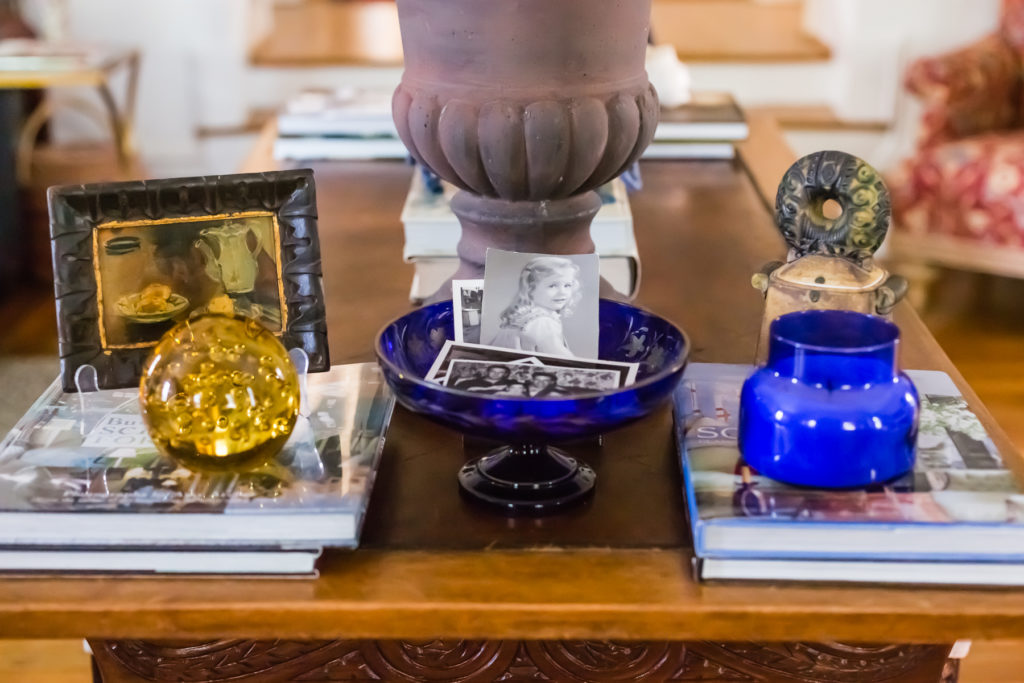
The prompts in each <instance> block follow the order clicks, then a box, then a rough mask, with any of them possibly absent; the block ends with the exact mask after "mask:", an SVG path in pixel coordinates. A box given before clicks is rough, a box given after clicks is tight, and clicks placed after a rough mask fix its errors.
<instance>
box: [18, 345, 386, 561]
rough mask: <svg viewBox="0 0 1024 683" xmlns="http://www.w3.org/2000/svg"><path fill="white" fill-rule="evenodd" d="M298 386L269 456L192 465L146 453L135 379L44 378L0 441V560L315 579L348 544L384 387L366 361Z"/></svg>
mask: <svg viewBox="0 0 1024 683" xmlns="http://www.w3.org/2000/svg"><path fill="white" fill-rule="evenodd" d="M304 383H305V385H306V388H305V389H304V392H305V395H304V406H305V407H308V409H304V410H303V414H302V415H301V416H300V417H299V420H298V422H297V423H296V426H295V430H294V432H293V433H292V436H291V438H290V439H289V441H288V443H287V444H286V445H285V447H284V450H283V451H282V452H281V453H280V454H279V455H278V457H277V458H276V459H275V460H274V461H272V462H270V463H268V464H266V465H264V466H262V467H260V468H258V469H254V470H251V471H247V472H235V473H222V474H205V473H204V474H200V473H195V472H192V471H191V470H188V469H186V468H184V467H181V466H179V465H178V464H176V463H175V462H174V461H173V460H170V459H168V458H165V457H163V456H161V455H160V454H159V453H158V452H157V450H156V448H155V447H154V446H153V443H152V442H151V441H150V439H149V436H148V435H147V433H146V429H145V426H144V424H143V422H142V416H141V415H140V413H139V399H138V390H135V389H124V390H103V391H96V392H89V393H82V394H66V393H64V392H62V391H61V389H60V386H59V382H54V384H53V385H52V386H51V387H50V389H48V390H47V391H46V393H44V394H43V396H42V397H40V399H39V400H38V401H37V402H36V403H35V405H33V406H32V408H31V409H30V410H29V411H28V413H26V414H25V416H24V417H23V418H22V419H21V420H20V421H19V422H18V424H17V425H16V426H15V427H14V429H13V430H12V431H11V432H10V433H9V434H8V435H7V437H6V438H5V439H4V440H3V441H2V442H0V571H2V572H17V573H40V572H62V573H68V572H71V573H91V572H103V573H113V572H116V573H125V574H151V573H172V574H180V573H189V574H248V575H267V574H272V575H278V574H283V575H310V576H314V575H315V573H316V570H315V562H316V559H317V557H318V556H319V555H320V553H321V552H322V550H323V548H325V547H355V546H356V545H357V544H358V541H359V534H360V530H361V528H362V523H363V517H364V514H365V512H366V506H367V502H368V500H369V496H370V492H371V489H372V487H373V481H374V475H375V472H376V470H377V464H378V462H379V459H380V455H381V451H382V448H383V444H384V437H385V434H386V430H387V426H388V422H389V420H390V417H391V411H392V408H393V407H394V398H393V396H392V394H391V392H390V390H389V389H388V387H387V385H386V384H385V383H384V381H383V378H382V377H381V375H380V371H379V370H378V368H377V366H376V365H375V364H370V363H364V364H354V365H340V366H335V367H333V368H331V370H330V371H329V372H323V373H314V374H310V375H308V376H307V377H306V379H305V380H304Z"/></svg>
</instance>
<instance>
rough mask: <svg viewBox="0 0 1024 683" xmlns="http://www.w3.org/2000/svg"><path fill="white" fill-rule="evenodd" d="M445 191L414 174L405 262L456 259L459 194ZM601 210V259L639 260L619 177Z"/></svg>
mask: <svg viewBox="0 0 1024 683" xmlns="http://www.w3.org/2000/svg"><path fill="white" fill-rule="evenodd" d="M441 187H442V189H443V192H441V193H433V192H430V191H429V190H428V189H427V187H426V183H425V182H424V181H423V177H422V175H421V174H420V173H418V172H417V173H414V174H413V178H412V183H411V184H410V187H409V194H408V195H407V196H406V199H405V206H404V207H403V208H402V225H403V226H404V229H405V247H404V249H403V250H402V256H403V257H404V258H405V260H406V261H412V260H414V259H417V258H423V257H430V258H436V257H454V256H455V255H456V246H457V245H458V242H459V236H460V235H461V233H462V228H461V227H460V225H459V219H458V218H456V216H455V214H454V213H452V210H451V206H450V203H451V199H452V197H453V196H454V195H455V193H456V192H458V188H456V187H455V186H454V185H451V184H449V183H446V182H444V181H442V182H441ZM598 194H600V195H601V201H602V204H601V209H600V211H598V212H597V215H596V216H595V217H594V222H593V223H591V226H590V235H591V237H592V238H593V240H594V247H595V249H596V250H597V253H598V254H599V255H600V256H602V257H607V256H628V257H634V258H635V257H636V238H635V237H634V235H633V213H632V211H631V210H630V206H629V194H628V193H627V192H626V184H625V183H624V182H622V180H621V179H619V178H616V179H615V180H613V181H611V182H610V183H607V184H605V185H603V186H602V187H601V188H600V189H599V190H598Z"/></svg>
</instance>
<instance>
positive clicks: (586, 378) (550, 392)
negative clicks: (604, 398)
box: [445, 360, 620, 398]
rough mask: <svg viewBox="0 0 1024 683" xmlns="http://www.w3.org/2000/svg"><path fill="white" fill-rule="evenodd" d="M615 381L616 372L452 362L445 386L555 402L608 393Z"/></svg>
mask: <svg viewBox="0 0 1024 683" xmlns="http://www.w3.org/2000/svg"><path fill="white" fill-rule="evenodd" d="M619 378H620V375H619V371H618V370H595V369H588V368H560V367H551V366H546V365H534V364H532V363H516V362H511V363H495V362H490V361H479V360H453V361H452V362H451V365H450V366H449V369H448V374H447V376H446V378H445V386H448V387H451V388H453V389H460V390H462V391H471V392H474V393H482V394H488V395H491V396H520V397H529V398H557V397H568V396H578V395H580V394H590V393H594V392H599V391H612V390H614V389H617V388H618V387H619Z"/></svg>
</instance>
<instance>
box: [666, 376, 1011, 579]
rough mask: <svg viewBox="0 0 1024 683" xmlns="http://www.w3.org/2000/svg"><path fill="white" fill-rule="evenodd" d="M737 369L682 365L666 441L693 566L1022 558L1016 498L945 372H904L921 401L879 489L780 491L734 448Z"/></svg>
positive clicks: (996, 457)
mask: <svg viewBox="0 0 1024 683" xmlns="http://www.w3.org/2000/svg"><path fill="white" fill-rule="evenodd" d="M753 370H754V368H753V367H752V366H747V365H724V364H709V363H691V364H690V365H689V366H688V368H687V370H686V373H685V375H684V377H683V381H682V383H681V384H680V386H679V387H678V388H677V389H676V393H675V396H674V402H675V411H676V435H677V438H678V441H679V452H680V457H681V461H682V468H683V478H684V488H685V493H686V504H687V511H688V514H689V517H690V525H691V528H692V531H693V537H694V549H695V552H696V554H697V555H698V556H699V557H702V558H704V557H709V558H710V557H716V558H777V559H783V558H786V559H892V560H897V559H899V560H927V561H985V562H999V561H1012V562H1019V561H1021V560H1024V492H1022V489H1021V487H1020V486H1019V484H1018V483H1017V482H1016V480H1015V479H1014V477H1013V474H1012V473H1011V472H1010V471H1009V469H1007V467H1006V465H1005V464H1004V463H1003V461H1002V459H1001V458H1000V456H999V453H998V452H997V450H996V448H995V446H994V445H993V443H992V440H991V439H990V438H989V436H988V435H987V434H986V433H985V430H984V428H983V427H982V425H981V423H980V422H979V421H978V418H977V417H976V416H975V415H974V413H973V412H971V410H970V409H969V408H968V406H967V403H966V401H965V400H964V399H963V397H962V396H960V393H959V391H957V389H956V386H955V385H954V384H953V382H952V380H951V379H950V378H949V376H948V375H946V374H945V373H942V372H936V371H921V370H909V371H907V374H908V375H909V376H910V377H911V379H912V380H913V381H914V383H915V384H916V385H917V387H918V390H919V392H920V396H921V418H920V429H919V433H918V441H917V462H916V464H915V467H914V469H913V471H912V472H910V473H908V474H906V475H904V476H903V477H900V478H898V479H896V480H893V481H889V482H886V483H884V484H878V485H872V486H868V487H864V488H850V489H841V490H826V489H815V488H808V487H797V486H789V485H786V484H783V483H781V482H777V481H774V480H772V479H769V478H767V477H763V476H761V475H759V474H758V473H757V472H756V471H753V470H751V469H749V468H747V466H746V465H745V463H744V462H743V460H742V458H741V455H740V451H739V449H738V447H737V443H736V437H737V431H738V423H739V402H740V390H741V387H742V385H743V381H744V380H745V379H746V378H747V377H748V376H749V375H750V373H751V372H753Z"/></svg>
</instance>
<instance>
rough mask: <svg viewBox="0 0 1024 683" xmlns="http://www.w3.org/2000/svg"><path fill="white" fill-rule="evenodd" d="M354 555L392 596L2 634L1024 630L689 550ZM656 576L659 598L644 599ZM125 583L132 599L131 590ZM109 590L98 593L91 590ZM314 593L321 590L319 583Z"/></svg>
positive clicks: (122, 613)
mask: <svg viewBox="0 0 1024 683" xmlns="http://www.w3.org/2000/svg"><path fill="white" fill-rule="evenodd" d="M359 555H360V557H359V558H358V559H355V557H354V556H350V557H351V558H352V559H353V562H352V565H354V566H352V567H350V568H348V569H344V568H339V567H335V569H337V570H339V571H343V572H349V571H350V572H351V573H352V574H353V578H354V577H355V576H357V575H358V576H366V575H367V569H368V568H371V569H372V568H376V569H377V570H379V571H380V572H381V578H380V579H379V580H377V579H373V580H371V581H370V583H371V584H373V585H372V586H371V588H370V590H373V591H377V590H378V588H381V589H382V588H383V587H384V584H385V583H386V582H390V584H391V585H397V586H399V588H398V589H397V590H396V591H395V594H394V595H384V594H382V593H381V594H378V593H377V592H375V593H374V595H373V596H372V597H370V598H368V597H366V596H365V595H358V594H357V595H354V596H351V597H347V598H343V597H338V598H336V599H317V600H316V601H315V602H311V601H310V600H309V599H308V598H304V597H302V596H299V597H296V598H294V599H286V598H285V599H277V598H273V597H269V598H261V597H260V596H261V593H263V592H264V591H269V592H270V593H271V595H272V594H273V593H276V592H278V591H279V590H280V589H281V586H282V584H283V583H292V584H295V583H296V582H295V581H294V580H289V581H268V582H267V583H265V584H263V585H262V586H261V583H260V582H258V581H257V582H250V583H249V585H250V586H252V594H253V597H252V598H251V599H248V598H247V599H241V598H240V599H238V600H236V601H229V600H214V599H200V598H193V599H187V600H185V599H183V600H180V601H168V600H160V601H153V602H149V603H146V602H145V601H144V600H142V599H139V598H138V597H137V596H134V595H133V596H129V597H127V598H126V599H124V600H119V599H118V595H117V593H119V592H121V591H119V590H118V591H113V593H114V594H113V595H111V597H110V599H108V600H105V601H103V602H98V601H91V602H87V601H84V600H83V601H81V602H80V604H78V605H69V604H68V603H67V602H66V601H60V600H56V601H54V602H49V601H46V600H43V599H36V600H32V601H25V602H22V603H20V604H16V605H12V604H8V605H3V606H0V615H2V618H0V637H2V638H14V639H19V638H22V639H24V638H67V637H80V636H87V637H89V638H103V639H120V638H139V639H161V638H174V639H202V638H218V639H223V638H234V637H245V638H277V637H281V636H282V635H283V634H284V633H285V632H287V637H288V638H289V639H292V640H308V639H320V638H339V637H344V638H372V639H419V638H486V639H492V640H493V639H601V640H605V639H613V640H614V639H621V640H736V639H737V638H740V639H743V637H744V636H742V635H740V634H748V636H749V635H751V634H757V638H758V640H762V641H772V640H776V641H784V640H785V641H792V640H807V641H819V642H820V641H827V640H847V641H860V640H864V634H865V632H875V631H877V633H878V638H880V639H887V638H892V636H889V635H886V634H887V633H898V634H899V636H898V638H899V640H900V642H907V643H912V642H913V643H934V642H941V641H952V640H956V639H958V638H978V639H998V638H1005V637H1009V636H1019V635H1020V634H1021V633H1022V632H1024V605H1022V604H1021V600H1019V599H1018V600H1016V601H1010V602H1011V604H1009V605H1008V606H1007V605H1005V604H1004V601H1003V595H1002V594H1001V593H1000V592H999V591H985V590H979V591H975V593H976V594H977V600H975V601H974V602H973V606H972V607H971V609H969V610H965V609H964V607H963V603H962V602H961V601H956V602H955V604H952V605H950V606H949V607H948V609H947V608H945V607H944V605H945V604H946V602H945V601H944V600H943V599H942V597H943V593H944V591H942V590H937V589H920V590H918V589H907V588H903V589H899V588H893V589H880V588H878V587H871V586H869V587H855V586H854V587H839V586H835V585H832V586H808V585H807V584H791V585H780V584H771V585H766V584H757V583H748V584H735V583H731V584H730V585H729V586H722V587H719V586H716V585H714V584H695V583H694V582H693V580H692V579H691V578H690V572H689V566H688V565H689V553H688V552H687V551H685V550H683V549H670V550H636V551H621V550H616V551H615V552H614V553H612V552H610V551H608V550H600V549H580V550H560V551H536V550H521V551H512V550H510V551H483V552H480V551H462V552H455V551H451V552H436V551H435V552H417V551H388V552H379V551H360V553H359ZM497 567H500V568H501V569H502V570H503V571H504V572H506V573H507V574H508V575H510V576H517V575H521V576H523V577H524V579H525V578H527V577H537V576H538V575H539V574H540V573H543V572H545V571H548V570H550V571H551V572H552V573H556V572H557V573H558V574H559V578H557V580H554V581H548V582H545V583H546V586H543V587H541V586H540V584H539V583H537V584H535V586H536V587H539V589H538V590H535V591H532V592H531V585H530V583H529V582H528V581H525V580H524V582H523V584H522V585H521V586H520V589H519V591H518V592H516V593H509V592H508V586H507V583H506V584H503V585H499V584H501V581H500V580H498V581H495V580H494V577H493V576H491V577H488V576H487V574H488V573H493V572H494V571H495V570H496V568H497ZM594 567H597V568H599V569H600V570H602V571H603V572H605V573H606V574H608V575H611V576H612V578H613V579H614V580H616V581H620V585H625V584H622V583H621V581H627V580H629V579H628V577H630V576H633V577H635V583H634V585H633V586H632V587H631V588H630V591H632V592H633V594H632V595H630V596H625V597H623V596H622V595H619V594H614V593H610V592H608V591H605V592H604V593H603V594H602V595H601V596H600V597H597V598H595V597H594V594H593V593H592V592H587V591H585V590H584V591H580V590H578V589H576V588H575V587H574V586H573V584H574V583H576V582H577V581H578V580H577V579H575V578H574V577H575V576H582V575H584V574H585V573H586V572H588V571H589V570H592V569H593V568H594ZM414 572H415V573H414ZM416 573H418V574H419V575H420V576H429V577H443V578H442V579H441V580H440V582H439V584H440V585H438V587H437V594H436V595H431V594H427V595H422V594H418V593H417V592H416V591H417V590H419V589H421V588H423V586H424V585H429V584H430V581H426V582H424V581H419V582H417V581H416ZM403 576H404V577H405V578H406V579H408V580H409V582H408V583H407V584H406V587H405V588H407V589H409V590H410V592H409V593H408V594H403V592H402V591H403V588H402V587H401V586H400V581H401V578H402V577H403ZM655 578H656V579H657V581H658V584H659V585H661V586H662V587H663V590H661V591H651V590H649V589H650V585H651V582H652V581H653V580H654V579H655ZM63 581H64V582H65V583H66V581H67V580H63ZM170 581H171V582H172V583H173V582H174V581H175V580H170ZM181 581H188V582H190V583H194V582H195V581H201V579H194V578H193V579H182V580H181ZM396 581H397V582H399V583H395V582H396ZM490 581H494V592H493V593H492V592H489V589H488V582H490ZM127 583H128V584H129V588H130V584H131V583H132V582H131V581H129V582H127ZM378 584H379V585H378ZM105 585H107V586H110V585H111V584H105ZM605 585H607V584H605ZM103 586H104V584H97V586H96V589H97V592H101V591H102V588H103ZM466 587H470V589H469V590H466ZM309 588H310V590H311V591H312V590H315V588H316V586H315V582H311V583H310V585H309ZM502 590H504V591H506V592H505V593H504V594H502V593H501V592H500V591H502ZM82 592H83V593H84V592H86V591H82ZM298 592H299V593H302V591H301V590H298ZM358 592H359V590H358V589H356V593H358ZM559 593H561V595H560V594H559ZM823 603H826V604H828V613H823V612H822V604H823ZM924 605H927V613H923V612H924V609H925V608H924V607H923V606H924Z"/></svg>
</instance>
